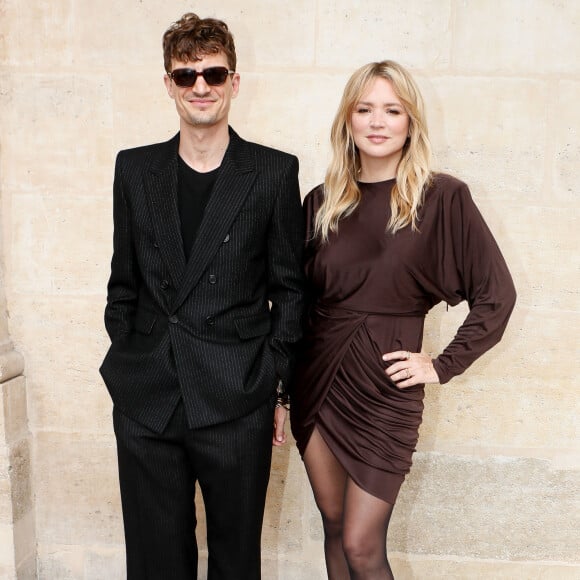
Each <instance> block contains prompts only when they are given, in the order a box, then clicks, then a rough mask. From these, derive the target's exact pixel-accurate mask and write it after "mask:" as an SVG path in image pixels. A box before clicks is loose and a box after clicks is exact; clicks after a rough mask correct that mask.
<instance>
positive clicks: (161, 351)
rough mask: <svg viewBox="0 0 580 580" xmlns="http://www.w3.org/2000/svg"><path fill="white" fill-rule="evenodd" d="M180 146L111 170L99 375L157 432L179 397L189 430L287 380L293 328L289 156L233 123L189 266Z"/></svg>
mask: <svg viewBox="0 0 580 580" xmlns="http://www.w3.org/2000/svg"><path fill="white" fill-rule="evenodd" d="M178 146H179V134H177V135H176V136H175V137H174V138H173V139H171V140H170V141H168V142H166V143H160V144H156V145H150V146H146V147H140V148H137V149H130V150H126V151H121V152H120V153H119V155H118V157H117V163H116V167H115V182H114V195H113V197H114V201H113V204H114V209H113V215H114V236H113V246H114V249H113V258H112V261H111V276H110V279H109V284H108V295H107V307H106V309H105V326H106V329H107V332H108V333H109V336H110V338H111V347H110V349H109V351H108V353H107V355H106V357H105V360H104V361H103V364H102V366H101V368H100V371H101V374H102V376H103V379H104V381H105V383H106V385H107V388H108V390H109V392H110V394H111V397H112V399H113V402H114V404H115V405H116V406H117V408H118V409H119V410H120V411H122V412H123V413H124V414H126V415H127V416H129V417H131V418H133V419H135V420H136V421H139V422H140V423H142V424H144V425H146V426H147V427H149V428H151V429H153V430H156V431H162V430H163V428H164V427H165V425H166V424H167V422H168V420H169V418H170V416H171V414H172V412H173V410H174V408H175V405H176V404H177V401H178V400H179V397H180V396H182V397H183V400H184V403H185V409H186V413H187V417H188V421H189V424H190V427H201V426H207V425H212V424H216V423H220V422H224V421H228V420H230V419H233V418H236V417H240V416H242V415H244V414H247V413H249V412H250V411H252V410H253V409H254V408H256V407H257V406H258V405H260V404H261V403H263V402H264V401H265V400H266V399H267V398H268V397H270V396H271V395H272V394H273V392H274V390H275V387H276V384H277V380H278V378H281V379H282V380H283V381H284V382H287V381H288V378H289V374H290V372H291V369H292V359H293V351H294V345H295V344H296V342H297V341H298V340H299V338H300V336H301V318H302V310H303V287H304V283H303V274H302V263H301V262H302V246H303V240H304V237H303V235H304V233H303V218H302V209H301V203H300V194H299V187H298V160H297V159H296V157H294V156H292V155H289V154H287V153H283V152H281V151H276V150H274V149H270V148H267V147H264V146H261V145H257V144H255V143H249V142H247V141H244V140H243V139H241V138H240V137H239V136H238V135H237V134H236V133H235V132H234V131H233V130H232V129H230V143H229V146H228V149H227V151H226V154H225V157H224V159H223V162H222V165H221V170H220V173H219V176H218V178H217V180H216V183H215V186H214V189H213V192H212V195H211V197H210V200H209V202H208V205H207V207H206V210H205V213H204V216H203V220H202V223H201V225H200V228H199V230H198V234H197V238H196V240H195V242H194V245H193V247H192V250H191V257H190V259H189V261H188V262H187V263H186V261H185V255H184V251H183V242H182V239H181V232H180V221H179V219H180V218H179V214H178V208H177V171H178V164H177V155H178ZM270 304H271V308H270Z"/></svg>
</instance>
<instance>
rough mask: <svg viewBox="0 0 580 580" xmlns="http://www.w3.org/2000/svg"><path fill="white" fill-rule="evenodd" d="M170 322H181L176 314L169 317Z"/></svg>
mask: <svg viewBox="0 0 580 580" xmlns="http://www.w3.org/2000/svg"><path fill="white" fill-rule="evenodd" d="M169 322H171V324H177V323H178V322H179V318H177V316H175V314H172V315H171V316H170V317H169Z"/></svg>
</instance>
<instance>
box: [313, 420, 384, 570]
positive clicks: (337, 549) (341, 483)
mask: <svg viewBox="0 0 580 580" xmlns="http://www.w3.org/2000/svg"><path fill="white" fill-rule="evenodd" d="M304 464H305V465H306V471H307V473H308V478H309V479H310V484H311V485H312V490H313V491H314V498H315V500H316V505H317V506H318V509H319V510H320V513H321V515H322V524H323V527H324V555H325V557H326V569H327V572H328V578H329V580H394V576H393V573H392V571H391V568H390V566H389V562H388V560H387V550H386V542H387V529H388V527H389V520H390V519H391V512H392V511H393V506H392V505H391V504H389V503H387V502H385V501H383V500H381V499H378V498H377V497H375V496H373V495H370V494H369V493H367V492H366V491H364V490H362V489H361V488H360V487H358V485H356V483H354V481H352V479H350V477H349V476H348V475H347V473H346V472H345V470H344V468H343V467H342V465H341V464H340V463H339V462H338V460H337V459H336V457H335V456H334V455H333V453H332V452H331V451H330V449H329V448H328V446H327V445H326V443H325V442H324V439H323V438H322V436H321V435H320V433H319V432H318V430H316V429H315V430H314V432H313V433H312V436H311V437H310V441H309V442H308V446H307V447H306V452H305V453H304Z"/></svg>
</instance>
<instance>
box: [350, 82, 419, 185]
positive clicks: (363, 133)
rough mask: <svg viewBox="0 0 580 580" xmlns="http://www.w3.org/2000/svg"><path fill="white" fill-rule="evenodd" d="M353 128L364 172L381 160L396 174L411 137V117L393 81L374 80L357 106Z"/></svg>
mask: <svg viewBox="0 0 580 580" xmlns="http://www.w3.org/2000/svg"><path fill="white" fill-rule="evenodd" d="M351 128H352V129H351V130H352V135H353V138H354V142H355V145H356V146H357V147H358V150H359V153H360V159H361V166H362V168H363V170H364V167H365V165H367V164H369V163H371V164H373V165H376V163H377V161H381V160H382V161H383V162H384V163H385V164H386V165H387V166H388V167H389V168H390V169H392V170H393V172H394V171H396V168H397V165H398V163H399V161H400V159H401V156H402V154H403V146H404V145H405V141H406V140H407V137H408V135H409V115H408V114H407V112H406V111H405V108H404V107H403V105H402V104H401V101H400V100H399V98H398V97H397V95H396V94H395V91H394V90H393V86H392V84H391V82H390V81H388V80H387V79H384V78H382V77H376V78H375V79H374V80H373V81H371V83H370V84H369V86H368V89H367V90H366V91H365V93H364V94H363V95H362V97H361V98H360V100H359V101H358V102H357V103H356V105H355V107H354V110H353V112H352V115H351ZM393 175H394V173H393Z"/></svg>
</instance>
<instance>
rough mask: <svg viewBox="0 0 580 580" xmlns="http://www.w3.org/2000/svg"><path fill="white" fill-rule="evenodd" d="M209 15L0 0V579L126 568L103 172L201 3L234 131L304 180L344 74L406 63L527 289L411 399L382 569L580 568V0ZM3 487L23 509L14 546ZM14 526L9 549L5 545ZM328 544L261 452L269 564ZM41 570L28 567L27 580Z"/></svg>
mask: <svg viewBox="0 0 580 580" xmlns="http://www.w3.org/2000/svg"><path fill="white" fill-rule="evenodd" d="M208 6H210V5H209V4H198V3H195V2H194V3H191V2H183V1H176V2H172V3H170V4H168V3H167V2H162V1H161V0H148V1H147V2H143V1H142V0H139V1H138V0H126V1H123V2H118V1H113V0H101V1H100V2H86V1H82V0H36V1H35V2H33V3H25V2H21V1H18V0H0V200H1V204H2V205H1V227H2V239H1V244H0V248H1V249H2V251H3V256H2V264H3V272H4V278H3V279H4V284H3V287H4V288H3V289H4V293H5V295H6V301H7V306H6V307H4V306H3V305H2V304H3V303H2V301H0V306H2V308H1V309H2V311H3V312H2V313H0V326H2V325H4V326H5V327H6V329H7V328H8V326H7V324H5V321H4V318H3V316H4V313H5V312H7V313H8V317H5V318H6V320H7V321H8V322H9V325H10V333H11V340H12V341H13V342H14V344H15V347H16V349H17V351H18V352H20V353H22V355H23V356H24V360H25V361H26V379H24V378H23V377H20V378H16V379H15V380H16V381H17V385H18V388H17V390H12V391H11V393H12V395H10V396H8V395H6V393H7V392H8V391H7V390H6V389H4V390H3V394H4V395H3V396H4V398H3V412H4V419H3V420H2V421H3V423H2V424H1V425H0V426H1V427H2V428H4V429H5V426H6V425H7V424H10V425H12V424H14V421H13V419H14V418H15V417H17V416H19V417H23V415H22V413H24V418H23V419H22V420H20V419H18V420H17V422H19V423H18V424H19V425H20V427H19V429H20V428H22V430H20V431H18V435H15V436H14V437H15V439H14V438H13V439H10V437H11V436H10V435H9V436H5V437H4V439H2V438H1V437H0V536H1V538H0V543H2V549H0V576H2V577H6V578H11V577H14V576H13V575H14V574H16V571H15V570H16V568H17V566H18V562H19V559H20V560H22V561H24V560H26V557H27V555H28V557H29V556H30V549H29V548H27V547H26V546H28V547H30V544H34V542H36V543H37V574H36V576H37V577H38V578H41V579H46V580H53V579H60V580H69V579H81V578H82V579H91V580H102V579H104V578H107V579H114V578H122V577H123V567H124V562H123V558H124V555H123V544H122V542H123V537H122V523H121V512H120V504H119V494H118V490H117V474H116V458H115V446H114V437H113V434H112V428H111V416H110V415H111V404H110V401H109V399H108V396H107V394H106V390H105V388H104V386H103V384H102V382H101V380H100V377H99V375H98V372H97V368H98V366H99V363H100V361H101V359H102V356H103V354H104V352H105V349H106V347H107V339H106V336H105V333H104V329H103V325H102V310H103V306H104V301H105V285H106V281H107V276H108V268H109V259H110V252H111V233H112V222H111V182H112V170H113V163H114V156H115V153H116V151H117V150H119V149H120V148H125V147H130V146H135V145H140V144H143V143H148V142H153V141H161V140H164V139H166V138H168V137H169V136H171V135H172V134H173V133H174V132H175V131H176V129H177V126H178V124H177V119H176V114H175V111H174V107H173V103H172V102H171V101H170V100H169V98H168V97H167V95H166V93H165V89H164V86H163V83H162V74H163V67H162V58H161V49H160V39H161V35H162V33H163V31H164V30H165V29H166V27H167V26H168V25H169V24H170V22H172V21H173V20H175V19H177V18H178V17H179V16H180V15H181V14H183V13H184V12H186V11H189V10H194V11H196V10H197V11H198V12H199V13H200V15H202V16H217V17H220V18H223V19H225V20H226V21H227V22H228V23H229V25H230V26H231V28H232V30H233V32H234V34H235V37H236V43H237V48H238V61H239V67H238V70H239V72H240V74H241V76H242V82H241V90H240V95H239V97H238V99H237V100H236V101H235V102H234V104H233V110H232V124H233V126H234V127H235V128H236V130H237V131H238V132H239V133H240V134H241V135H242V136H244V137H245V138H247V139H251V140H256V141H260V142H264V143H267V144H269V145H272V146H275V147H279V148H282V149H285V150H288V151H291V152H293V153H295V154H297V155H298V156H299V158H300V161H301V186H302V189H303V193H304V194H306V193H307V192H308V190H309V189H310V188H312V187H313V186H315V185H316V184H317V183H319V182H320V181H321V179H322V178H323V175H324V170H325V166H326V163H327V161H328V152H329V147H328V134H329V128H330V124H331V121H332V118H333V115H334V112H335V110H336V106H337V104H338V100H339V98H340V94H341V92H342V88H343V86H344V83H345V81H346V79H347V78H348V76H349V75H350V73H351V72H352V71H353V70H354V69H355V68H357V67H358V66H360V65H362V64H364V63H366V62H368V61H371V60H379V59H383V58H393V59H395V60H398V61H400V62H401V63H403V64H405V65H407V66H408V67H409V68H411V70H412V71H413V72H414V73H415V75H416V77H417V79H418V81H419V83H420V85H421V87H422V90H423V92H424V95H425V98H426V101H427V104H428V115H429V121H430V127H431V134H432V139H433V143H434V146H435V151H436V155H437V159H438V166H439V168H441V169H443V170H446V171H449V172H452V173H454V174H455V175H457V176H459V177H460V178H462V179H464V180H465V181H467V182H468V183H469V184H470V186H471V189H472V192H473V195H474V197H475V199H476V201H477V203H478V205H479V207H480V208H481V211H482V213H483V214H484V216H485V218H486V219H487V221H488V223H489V225H490V227H491V228H492V230H493V231H494V233H495V235H496V237H497V239H498V241H499V243H500V246H501V247H502V250H503V251H504V254H505V256H506V259H507V261H508V263H509V265H510V267H511V269H512V272H513V275H514V278H515V281H516V285H517V287H518V291H519V302H518V306H517V309H516V311H515V313H514V316H513V319H512V322H511V325H510V327H509V328H508V331H507V333H506V336H505V339H504V341H503V342H502V343H501V344H500V345H499V346H498V347H497V348H496V349H495V350H494V351H492V352H491V353H489V354H488V355H486V356H485V357H484V358H483V359H481V360H480V361H478V362H477V363H476V364H475V365H474V366H473V368H472V369H470V371H469V372H468V373H466V374H465V375H463V376H461V377H459V378H457V379H455V380H454V381H452V382H451V384H449V385H446V386H444V387H438V386H437V387H430V388H429V389H428V395H427V401H426V411H425V419H424V424H423V426H422V429H421V442H420V448H419V452H418V454H417V456H416V461H415V466H414V470H413V471H412V473H411V475H410V476H409V478H408V480H407V482H406V483H405V485H404V487H403V490H402V491H401V495H400V501H399V503H398V505H397V506H396V509H395V514H394V517H393V521H392V524H391V528H390V539H389V542H390V546H391V560H392V562H393V568H394V571H395V573H396V576H397V578H398V579H402V580H406V579H427V578H429V579H433V578H445V579H448V578H489V579H494V580H495V579H498V578H506V579H508V578H509V579H513V578H521V579H527V578H540V577H541V578H544V579H554V580H555V579H558V580H560V579H568V578H570V579H572V578H579V577H580V554H579V548H578V546H579V543H578V529H580V516H579V512H580V510H579V505H578V501H579V500H578V497H579V494H578V491H579V490H578V475H579V470H580V451H579V445H578V420H577V417H578V414H579V413H578V412H579V408H578V407H579V405H578V395H577V387H576V384H575V378H576V377H577V376H578V370H579V369H578V360H580V353H579V352H578V350H579V349H578V339H577V329H578V328H579V327H580V299H579V291H578V284H579V282H580V277H579V271H578V258H577V254H578V250H577V248H578V231H579V229H580V227H579V226H580V224H579V223H578V209H577V208H578V185H577V181H578V160H579V159H580V155H579V154H580V134H579V132H580V108H579V107H578V102H579V98H580V60H579V59H578V55H579V54H580V35H579V34H578V30H579V25H580V4H578V3H577V2H575V1H573V0H568V1H553V0H527V1H526V0H496V1H494V2H490V1H487V0H471V1H466V0H407V1H406V2H399V1H394V0H361V1H359V2H353V1H352V0H351V1H347V0H333V1H330V0H317V1H312V0H308V1H307V0H294V1H293V2H286V1H282V0H269V1H267V0H261V1H253V2H241V3H240V2H239V1H238V0H222V1H221V2H219V3H218V4H217V5H216V4H215V3H214V4H212V5H211V6H212V7H211V9H210V10H208V9H207V7H208ZM465 313H466V309H465V308H464V307H463V306H460V307H457V308H454V309H449V310H447V309H446V308H444V307H437V308H436V309H435V310H434V311H433V312H432V313H431V315H430V316H429V319H428V322H427V339H426V348H427V349H428V350H431V351H433V352H437V351H439V350H440V349H441V348H442V347H443V346H444V345H445V344H446V343H447V342H448V341H449V340H450V338H451V337H452V336H453V333H454V330H455V329H456V328H457V325H458V324H459V323H460V321H461V320H462V318H463V317H464V316H465ZM4 334H5V335H6V339H7V340H8V334H7V330H6V332H5V333H4ZM4 334H2V335H0V342H1V340H2V339H3V336H4ZM2 386H3V388H4V386H5V385H4V384H3V385H2ZM11 396H14V397H15V399H14V400H16V403H15V404H14V405H12V406H11V404H10V403H7V400H8V399H10V397H11ZM7 397H8V399H7ZM10 400H12V399H10ZM25 401H27V409H24V408H23V405H24V402H25ZM26 412H27V414H28V420H29V424H30V431H31V433H32V447H31V454H30V457H31V463H30V464H27V465H29V466H30V465H32V468H31V470H29V471H27V473H32V474H33V475H32V481H30V479H29V480H28V482H27V480H26V478H24V479H23V480H22V481H19V480H18V478H16V479H15V478H12V480H10V481H11V482H10V483H6V482H8V481H9V477H8V473H9V472H11V470H12V465H13V463H14V462H13V460H12V459H10V454H12V457H13V455H14V450H15V449H16V448H17V447H18V443H15V441H16V439H17V440H18V441H21V440H22V441H29V439H27V435H26V434H27V433H28V431H27V430H26V427H25V425H26V421H25V419H26ZM19 413H20V415H18V414H19ZM6 417H8V419H6ZM10 417H12V419H10ZM10 421H12V422H10ZM22 421H24V422H22ZM23 426H24V427H23ZM27 445H28V444H24V447H26V449H28V448H30V446H29V445H28V447H27ZM26 453H27V452H23V453H22V454H21V457H22V462H23V463H21V465H24V464H25V463H26V461H28V459H25V457H28V456H27V455H26ZM27 469H28V468H27ZM26 486H28V487H26ZM19 494H21V495H19ZM22 494H24V495H22ZM14 497H24V498H25V500H24V501H25V502H26V501H29V502H30V504H26V503H24V504H21V505H30V506H32V503H34V509H35V511H34V513H33V512H32V508H31V507H30V509H29V510H28V512H26V513H27V514H28V515H27V516H26V517H27V518H28V519H27V520H26V521H27V522H28V523H27V524H26V525H27V526H28V527H27V528H25V529H26V530H27V533H26V534H24V536H25V537H24V538H22V534H20V536H18V530H17V529H16V526H15V525H14V514H13V511H12V510H13V509H14V506H15V505H16V504H15V502H14V500H13V498H14ZM8 500H10V501H8ZM19 505H20V504H19ZM5 506H8V507H9V508H10V509H8V507H5ZM25 511H26V510H25ZM8 512H10V513H8ZM201 528H202V529H201V531H203V525H202V526H201ZM15 530H16V531H15ZM34 530H35V531H34ZM15 535H16V536H18V537H19V538H20V540H18V542H20V543H19V545H21V546H23V548H22V551H21V552H18V555H16V556H15V555H14V554H12V555H10V553H9V552H10V549H9V548H10V547H9V548H8V549H7V548H6V547H5V546H7V545H8V544H6V543H5V538H8V537H10V538H11V539H10V541H11V542H14V537H15ZM321 540H322V536H321V527H320V520H319V516H318V514H317V512H316V508H315V506H314V503H313V500H312V495H311V492H310V489H309V487H308V484H307V481H306V478H305V475H304V472H303V468H302V465H301V462H300V459H299V458H298V456H297V452H296V450H295V448H294V447H293V446H292V445H288V446H286V447H285V448H284V449H281V450H278V449H276V450H275V454H274V468H273V474H272V481H271V485H270V495H269V500H268V506H267V513H266V523H265V528H264V571H265V572H264V578H265V579H267V580H312V579H314V578H323V577H324V564H323V554H322V541H321ZM18 542H17V544H18ZM27 542H28V543H27ZM201 544H202V545H203V539H201ZM10 545H11V546H12V545H13V544H10ZM15 549H16V548H15ZM5 553H6V554H7V558H8V559H9V560H10V562H11V563H10V565H11V566H12V568H11V570H12V571H11V572H7V573H6V575H5V576H4V575H3V570H8V568H2V566H3V565H4V560H3V558H4V556H5ZM23 559H24V560H23ZM26 570H28V572H27V571H26ZM10 574H12V576H11V575H10ZM33 576H34V574H33V573H32V572H30V567H28V568H27V567H26V566H24V567H21V568H20V571H19V576H18V577H19V578H28V577H33Z"/></svg>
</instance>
